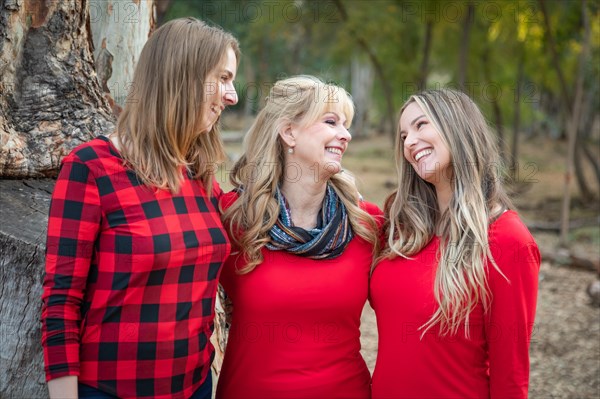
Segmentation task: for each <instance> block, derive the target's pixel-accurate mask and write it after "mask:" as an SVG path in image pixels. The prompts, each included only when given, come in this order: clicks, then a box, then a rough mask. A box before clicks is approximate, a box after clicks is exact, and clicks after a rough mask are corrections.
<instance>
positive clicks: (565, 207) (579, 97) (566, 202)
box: [546, 0, 591, 247]
mask: <svg viewBox="0 0 600 399" xmlns="http://www.w3.org/2000/svg"><path fill="white" fill-rule="evenodd" d="M581 13H582V19H583V26H584V39H583V47H582V49H581V53H580V54H579V71H578V72H579V73H578V75H577V83H576V85H575V103H574V104H573V113H572V114H571V115H570V117H571V118H570V120H569V122H570V123H569V130H568V132H567V134H568V136H567V137H568V143H567V145H568V147H567V165H566V170H565V187H564V191H563V202H562V209H561V229H560V240H559V244H560V245H561V246H563V247H566V246H567V245H568V234H569V217H570V213H571V180H572V176H573V158H574V156H575V141H576V139H577V131H578V129H579V121H580V119H581V117H580V115H581V108H582V102H583V78H584V72H585V64H586V62H587V59H588V54H589V52H590V36H591V29H590V21H589V17H588V14H587V0H583V1H582V2H581ZM546 22H547V21H546Z"/></svg>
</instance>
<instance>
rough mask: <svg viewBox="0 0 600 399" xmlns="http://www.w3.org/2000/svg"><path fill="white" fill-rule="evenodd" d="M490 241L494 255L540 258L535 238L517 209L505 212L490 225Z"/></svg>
mask: <svg viewBox="0 0 600 399" xmlns="http://www.w3.org/2000/svg"><path fill="white" fill-rule="evenodd" d="M488 241H489V245H490V249H491V250H492V253H493V254H494V257H500V258H506V257H507V256H510V257H511V259H513V260H514V259H516V258H515V256H518V258H519V259H521V258H539V249H538V246H537V243H536V242H535V239H534V238H533V236H532V235H531V233H530V232H529V229H528V228H527V226H526V225H525V223H523V221H522V220H521V218H520V217H519V214H518V213H517V212H515V211H512V210H509V211H506V212H504V213H503V214H502V215H500V216H499V217H498V218H497V219H496V220H495V221H494V222H493V223H492V224H491V225H490V229H489V240H488Z"/></svg>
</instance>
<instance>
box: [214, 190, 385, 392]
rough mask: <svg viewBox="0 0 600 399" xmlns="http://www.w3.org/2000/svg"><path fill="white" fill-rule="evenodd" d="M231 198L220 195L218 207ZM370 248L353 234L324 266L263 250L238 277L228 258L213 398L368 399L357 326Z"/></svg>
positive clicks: (236, 257) (239, 262)
mask: <svg viewBox="0 0 600 399" xmlns="http://www.w3.org/2000/svg"><path fill="white" fill-rule="evenodd" d="M235 198H237V195H236V194H235V193H230V194H226V195H225V196H224V198H223V202H224V204H225V206H227V205H228V204H229V205H230V204H231V203H232V202H233V200H235ZM364 208H365V210H367V211H368V212H369V213H371V214H372V215H380V214H381V211H380V210H379V208H377V206H376V205H372V204H368V203H364ZM372 249H373V248H372V246H371V245H370V244H368V243H367V242H366V241H364V240H363V239H361V238H360V237H357V236H355V237H354V238H353V239H352V241H351V242H350V243H349V244H348V246H347V247H346V249H345V250H344V252H343V253H342V255H340V256H339V257H337V258H335V259H328V260H313V259H309V258H304V257H299V256H296V255H293V254H290V253H287V252H284V251H271V250H268V249H263V251H262V252H263V256H264V261H263V262H262V263H261V264H260V265H258V266H257V267H256V268H255V269H254V270H252V271H251V272H250V273H247V274H243V275H240V274H238V273H237V272H236V270H237V269H239V268H241V267H243V266H244V265H245V263H244V260H243V255H242V254H240V253H237V254H236V253H235V252H234V253H233V254H232V256H231V257H230V258H229V259H228V260H227V261H226V262H225V266H224V267H223V271H222V273H221V277H220V282H221V284H222V285H223V287H224V288H225V290H226V291H227V294H228V295H229V297H230V298H231V300H232V302H233V309H234V310H233V315H232V317H233V318H232V323H231V330H230V333H229V340H228V343H227V349H226V351H225V358H224V362H223V368H222V370H221V375H220V376H219V383H218V387H217V398H223V399H237V398H243V399H252V398H254V399H269V398H273V399H274V398H277V399H284V398H286V399H290V398H298V399H299V398H302V399H304V398H328V399H334V398H361V399H367V398H369V397H370V389H369V384H370V375H369V370H368V369H367V366H366V364H365V361H364V360H363V358H362V356H361V354H360V330H359V327H360V316H361V313H362V309H363V307H364V304H365V302H366V300H367V294H368V279H369V271H370V266H371V261H372Z"/></svg>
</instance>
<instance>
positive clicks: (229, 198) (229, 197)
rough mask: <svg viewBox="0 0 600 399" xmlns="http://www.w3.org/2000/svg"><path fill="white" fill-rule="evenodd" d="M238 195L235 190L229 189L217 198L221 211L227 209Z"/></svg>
mask: <svg viewBox="0 0 600 399" xmlns="http://www.w3.org/2000/svg"><path fill="white" fill-rule="evenodd" d="M239 197H240V194H239V192H238V191H237V190H231V191H229V192H228V193H225V194H223V195H222V196H221V198H220V199H219V206H220V208H221V209H222V210H223V211H225V210H227V209H228V208H229V207H230V206H231V205H233V204H234V203H235V201H237V199H238V198H239Z"/></svg>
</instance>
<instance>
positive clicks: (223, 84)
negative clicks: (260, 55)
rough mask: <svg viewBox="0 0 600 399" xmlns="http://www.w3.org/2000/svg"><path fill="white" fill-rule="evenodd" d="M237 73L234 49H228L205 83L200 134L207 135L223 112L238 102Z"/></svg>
mask: <svg viewBox="0 0 600 399" xmlns="http://www.w3.org/2000/svg"><path fill="white" fill-rule="evenodd" d="M236 72H237V59H236V56H235V52H234V51H233V49H232V48H229V49H227V52H226V53H225V56H224V57H223V59H222V60H221V62H220V63H219V64H218V65H217V66H216V67H215V68H214V69H213V70H212V71H210V72H209V74H208V76H207V77H206V79H205V81H204V98H203V100H204V101H203V103H202V122H201V126H200V128H199V130H200V132H202V133H207V132H209V131H210V130H211V129H212V127H213V126H214V125H215V123H217V120H218V119H219V116H220V115H221V112H223V110H224V109H225V107H227V106H229V105H235V104H236V103H237V101H238V97H237V93H236V92H235V87H234V86H233V81H234V79H235V74H236Z"/></svg>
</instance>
